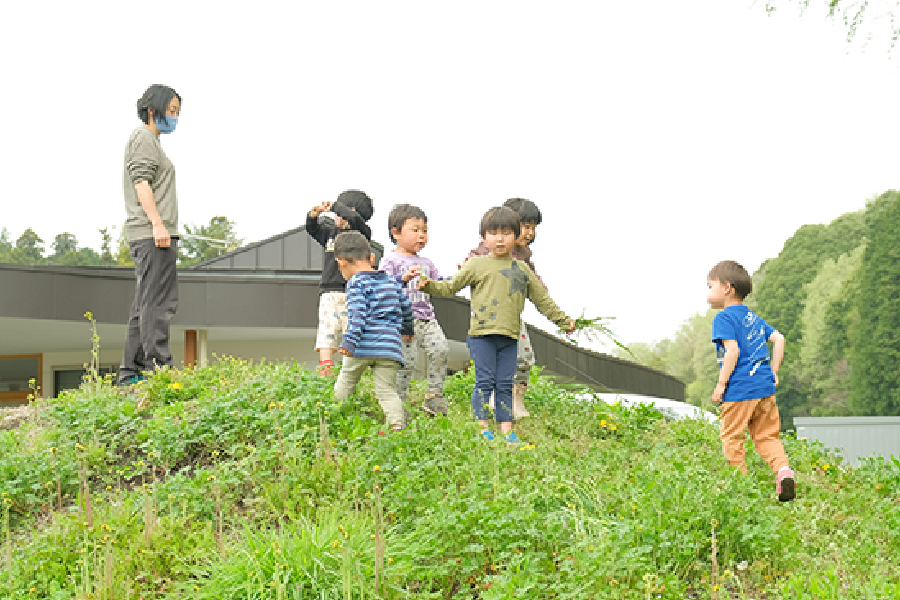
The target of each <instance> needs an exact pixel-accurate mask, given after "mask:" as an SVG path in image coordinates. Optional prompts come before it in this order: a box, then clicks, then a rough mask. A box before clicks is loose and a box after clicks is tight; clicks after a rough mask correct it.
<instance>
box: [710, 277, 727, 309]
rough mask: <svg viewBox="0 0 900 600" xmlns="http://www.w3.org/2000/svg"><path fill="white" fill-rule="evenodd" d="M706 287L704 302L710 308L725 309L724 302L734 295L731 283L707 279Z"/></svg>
mask: <svg viewBox="0 0 900 600" xmlns="http://www.w3.org/2000/svg"><path fill="white" fill-rule="evenodd" d="M706 287H707V288H709V291H708V292H707V293H706V301H707V302H709V306H710V307H711V308H725V300H726V299H727V298H728V297H729V296H730V295H732V294H733V293H734V288H732V287H731V283H729V282H727V281H725V282H722V281H719V280H718V279H707V280H706Z"/></svg>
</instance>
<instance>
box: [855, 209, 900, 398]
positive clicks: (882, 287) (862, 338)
mask: <svg viewBox="0 0 900 600" xmlns="http://www.w3.org/2000/svg"><path fill="white" fill-rule="evenodd" d="M866 223H867V226H868V238H869V243H868V244H867V245H866V249H865V254H864V256H863V266H862V269H863V272H864V277H862V278H861V280H860V283H859V296H858V310H859V325H858V333H857V335H856V336H855V340H854V344H853V360H852V364H853V372H852V375H851V378H852V383H853V385H852V392H851V395H850V402H851V404H852V405H853V406H854V407H855V409H856V410H857V411H859V412H863V411H865V414H871V415H898V414H900V372H898V370H897V363H898V359H900V336H898V331H900V311H898V310H897V302H898V299H900V246H898V244H897V240H898V239H900V238H898V234H900V194H897V193H893V194H890V195H887V194H886V195H885V196H883V197H882V198H881V199H880V200H879V201H878V202H877V203H875V204H874V205H872V206H871V207H870V209H869V211H868V212H867V215H866Z"/></svg>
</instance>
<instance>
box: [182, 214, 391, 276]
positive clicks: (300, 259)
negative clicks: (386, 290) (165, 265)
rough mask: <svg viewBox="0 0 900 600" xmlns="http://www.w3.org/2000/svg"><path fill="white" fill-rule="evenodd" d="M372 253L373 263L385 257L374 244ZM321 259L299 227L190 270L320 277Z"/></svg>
mask: <svg viewBox="0 0 900 600" xmlns="http://www.w3.org/2000/svg"><path fill="white" fill-rule="evenodd" d="M326 219H327V217H326ZM372 251H373V252H374V253H375V255H376V256H375V258H376V260H380V259H381V256H382V255H383V254H384V247H383V246H382V245H381V244H380V243H378V242H376V241H374V240H373V241H372ZM324 255H325V251H324V249H323V248H322V246H320V245H319V242H317V241H316V240H314V239H313V238H312V236H310V235H309V234H308V233H307V232H306V226H304V225H301V226H300V227H296V228H294V229H291V230H289V231H285V232H284V233H279V234H278V235H274V236H272V237H270V238H268V239H265V240H263V241H261V242H254V243H253V244H248V245H246V246H242V247H240V248H238V249H237V250H234V251H233V252H229V253H228V254H223V255H222V256H218V257H216V258H211V259H209V260H206V261H203V262H201V263H198V264H196V265H194V266H192V267H190V270H193V271H222V270H240V271H246V270H251V271H258V270H264V271H291V272H301V273H320V272H321V271H322V265H323V261H324Z"/></svg>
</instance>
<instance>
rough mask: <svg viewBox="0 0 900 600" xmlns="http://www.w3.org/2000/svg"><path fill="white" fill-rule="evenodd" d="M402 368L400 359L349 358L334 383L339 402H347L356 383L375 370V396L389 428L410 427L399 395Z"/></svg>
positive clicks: (346, 358)
mask: <svg viewBox="0 0 900 600" xmlns="http://www.w3.org/2000/svg"><path fill="white" fill-rule="evenodd" d="M399 366H400V363H398V362H397V361H396V360H390V359H388V358H354V357H352V356H345V357H344V360H343V363H342V366H341V373H340V374H339V375H338V378H337V381H336V382H335V383H334V398H335V400H343V399H344V398H347V397H349V396H350V394H352V393H353V390H355V389H356V384H357V383H359V379H360V378H361V377H362V374H363V373H364V372H365V370H366V368H367V367H372V379H374V380H375V397H376V398H378V403H379V404H381V410H382V411H384V417H385V419H386V420H387V423H388V425H392V426H395V427H405V426H406V415H405V414H404V410H403V404H404V403H403V401H402V400H400V397H399V396H398V395H397V368H398V367H399Z"/></svg>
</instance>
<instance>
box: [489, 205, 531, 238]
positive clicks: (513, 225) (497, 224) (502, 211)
mask: <svg viewBox="0 0 900 600" xmlns="http://www.w3.org/2000/svg"><path fill="white" fill-rule="evenodd" d="M501 229H510V230H512V232H513V233H515V234H516V237H519V234H520V233H522V223H521V219H519V213H517V212H516V211H514V210H513V209H511V208H509V207H507V206H495V207H494V208H492V209H490V210H489V211H487V212H486V213H484V216H483V217H481V226H480V227H479V228H478V233H480V234H481V237H484V235H485V234H486V233H488V232H489V231H498V230H501Z"/></svg>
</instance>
